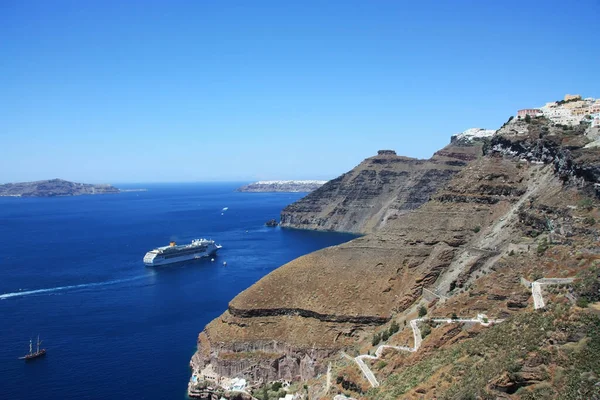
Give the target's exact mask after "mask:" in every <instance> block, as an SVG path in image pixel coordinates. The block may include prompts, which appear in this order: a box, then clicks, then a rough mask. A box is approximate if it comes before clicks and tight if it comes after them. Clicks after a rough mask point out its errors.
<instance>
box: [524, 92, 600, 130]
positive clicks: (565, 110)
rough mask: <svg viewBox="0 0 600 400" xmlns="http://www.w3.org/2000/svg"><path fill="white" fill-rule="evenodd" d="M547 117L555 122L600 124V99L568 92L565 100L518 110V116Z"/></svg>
mask: <svg viewBox="0 0 600 400" xmlns="http://www.w3.org/2000/svg"><path fill="white" fill-rule="evenodd" d="M528 115H529V116H530V117H541V116H543V117H546V118H548V119H549V120H551V121H552V122H554V123H555V124H560V125H577V124H579V123H581V122H589V123H590V124H591V125H592V127H596V126H600V99H594V98H592V97H587V98H585V99H583V98H582V97H581V96H580V95H578V94H567V95H565V97H564V99H563V100H560V101H553V102H550V103H546V104H545V105H544V106H543V107H540V108H524V109H522V110H519V111H518V112H517V118H518V119H521V118H526V117H527V116H528Z"/></svg>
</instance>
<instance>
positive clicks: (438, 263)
mask: <svg viewBox="0 0 600 400" xmlns="http://www.w3.org/2000/svg"><path fill="white" fill-rule="evenodd" d="M588 142H589V139H586V138H585V135H584V134H583V131H581V132H580V131H579V130H578V128H574V129H567V130H564V129H563V128H561V127H557V126H554V125H552V124H551V123H549V121H547V120H544V119H534V120H532V122H531V123H525V122H522V121H514V122H511V123H509V124H507V125H505V126H504V127H502V129H501V130H499V131H498V132H497V133H496V134H495V135H494V136H493V137H492V138H491V140H490V141H489V142H486V143H485V145H484V146H483V148H484V151H485V156H483V157H480V158H477V157H476V154H477V153H475V155H474V154H473V153H472V149H469V150H468V151H467V150H466V149H465V148H464V147H459V148H458V149H456V148H455V147H454V146H449V147H447V148H445V149H444V150H443V152H441V153H438V154H437V156H436V157H440V158H442V159H445V160H446V161H452V162H454V161H456V160H457V157H456V154H461V155H462V154H465V151H466V154H468V155H469V158H467V160H465V161H467V162H468V161H469V160H470V162H468V163H466V165H465V164H462V165H461V167H462V168H460V170H458V171H454V170H453V171H454V172H453V173H452V176H451V177H449V178H448V179H447V180H446V182H445V184H443V185H440V186H438V187H437V188H436V190H431V191H430V192H428V193H429V194H428V199H429V200H428V201H427V199H426V200H425V201H424V202H423V204H422V205H421V206H420V207H418V208H415V209H413V210H411V211H408V210H404V211H405V212H398V213H397V217H396V218H387V220H386V223H385V224H375V225H367V224H364V225H363V226H372V227H373V228H375V227H376V228H377V229H376V230H375V232H373V233H370V234H368V235H365V236H363V237H360V238H358V239H355V240H353V241H351V242H348V243H345V244H342V245H339V246H335V247H331V248H327V249H324V250H321V251H317V252H314V253H311V254H309V255H306V256H303V257H300V258H298V259H296V260H294V261H292V262H290V263H288V264H286V265H284V266H283V267H281V268H279V269H277V270H275V271H273V272H272V273H270V274H269V275H267V276H266V277H265V278H263V279H261V280H260V281H259V282H257V283H256V284H255V285H253V286H252V287H250V288H249V289H247V290H246V291H244V292H242V293H241V294H239V295H238V296H237V297H236V298H235V299H233V300H232V301H231V302H230V305H229V309H228V310H227V311H226V312H225V313H224V314H223V315H222V316H220V317H219V318H217V319H215V320H213V321H212V322H211V323H210V324H209V325H208V326H207V327H206V328H205V330H204V331H203V332H202V333H201V334H200V335H199V339H198V351H197V353H196V354H195V355H194V357H193V359H192V366H193V368H194V369H196V370H197V371H201V370H203V369H206V368H212V369H213V370H214V371H216V372H217V374H219V375H223V376H245V377H247V378H249V379H252V380H255V381H261V380H262V381H268V380H274V379H279V378H284V379H296V380H302V381H308V382H310V383H311V387H312V385H317V386H318V383H317V382H318V381H316V380H313V378H316V377H317V376H319V375H320V374H323V373H324V372H325V371H326V370H327V365H328V363H330V362H331V363H332V364H333V374H335V375H337V377H338V379H337V380H336V382H337V383H338V384H341V383H344V382H348V380H349V379H350V380H352V382H353V383H352V385H349V384H346V386H345V387H344V388H342V387H337V386H335V383H334V384H333V387H332V388H331V389H329V390H330V392H329V393H335V392H337V391H339V390H345V389H347V388H348V387H352V388H353V389H352V390H353V391H354V392H355V394H356V396H357V397H358V396H363V397H365V392H366V390H367V389H368V388H369V383H368V382H367V381H365V380H364V378H361V376H362V372H361V371H360V370H358V368H357V367H356V365H355V364H354V363H349V362H348V361H344V360H345V359H344V358H340V357H338V355H339V354H342V353H341V351H342V350H343V351H345V352H350V353H354V354H358V353H363V354H365V353H367V352H370V353H371V354H373V352H374V350H375V348H374V347H372V340H371V338H372V337H373V336H372V335H373V333H375V332H381V331H382V330H386V331H387V329H388V327H389V324H390V323H391V322H392V321H394V322H397V323H398V324H399V325H400V326H401V327H402V328H400V332H399V333H397V334H395V335H393V336H392V337H390V338H389V341H388V342H387V343H388V344H394V345H404V346H406V345H409V344H410V343H411V342H412V334H411V333H410V329H409V328H406V327H404V326H405V325H406V321H407V320H409V319H410V318H415V317H416V309H417V306H418V305H419V304H421V305H427V309H428V315H436V316H442V317H446V318H449V317H450V315H456V314H458V315H460V316H474V315H476V314H477V313H485V314H487V315H488V316H489V317H490V318H502V319H508V321H513V322H511V324H512V325H506V326H508V327H509V328H506V329H508V332H505V330H506V329H505V328H502V327H501V326H499V327H498V328H496V327H492V328H489V329H490V334H489V335H487V336H486V335H483V336H481V339H477V337H478V336H479V334H480V333H481V329H476V328H474V327H472V326H465V327H460V326H459V327H458V329H453V328H451V327H449V328H441V327H437V326H436V325H435V324H434V325H431V326H430V327H429V328H428V329H429V330H430V331H432V334H431V335H430V336H428V337H426V338H425V339H424V340H423V351H420V352H415V353H412V354H409V355H406V354H397V355H396V354H394V355H389V356H387V358H386V362H385V363H383V364H377V366H376V365H372V367H373V368H374V371H375V374H376V375H377V376H378V379H379V380H380V381H381V382H383V383H382V385H381V387H380V388H378V389H372V390H371V391H369V392H368V396H367V397H368V398H372V399H396V398H415V399H416V398H434V397H438V398H442V397H440V396H443V395H444V394H445V393H450V394H451V396H450V397H446V398H456V399H459V398H477V397H478V396H479V397H481V398H511V397H510V395H511V393H514V391H516V390H517V389H519V388H525V389H527V387H528V386H532V385H537V384H538V383H540V382H547V383H548V382H551V383H552V384H553V385H555V388H554V389H553V390H554V392H553V393H558V397H548V398H578V397H569V396H566V395H564V394H565V393H568V391H569V390H571V388H573V387H576V386H578V385H580V384H583V383H582V382H583V381H582V379H583V380H585V379H586V378H585V376H587V375H582V372H581V371H579V370H576V371H574V372H573V373H572V374H571V372H569V371H570V370H569V368H571V369H572V368H573V366H572V365H571V366H570V364H569V362H568V361H564V360H565V357H567V356H561V355H560V354H562V353H560V354H559V353H552V354H554V356H550V355H549V356H548V362H553V363H555V365H556V366H557V368H559V367H560V368H562V370H563V371H565V372H564V373H567V372H568V376H569V377H570V378H569V379H571V378H572V380H568V381H563V383H560V382H559V381H556V382H554V379H555V376H554V372H552V373H550V372H551V371H550V370H540V369H539V368H538V366H539V365H540V363H534V362H533V361H527V360H533V359H535V357H539V356H535V354H534V353H535V352H536V351H545V352H546V353H543V354H550V353H548V351H549V350H548V349H546V348H545V347H544V346H557V345H558V344H561V343H564V344H568V343H569V340H567V339H564V338H563V339H560V340H559V339H556V338H558V337H562V336H560V332H561V329H562V328H560V327H557V325H556V324H555V325H552V323H550V322H548V323H546V322H544V324H542V325H535V326H534V327H533V328H532V329H533V330H532V332H540V329H541V328H540V326H542V327H544V326H545V328H544V329H546V331H547V332H548V335H550V336H548V337H552V338H554V337H555V336H552V335H556V338H554V339H552V340H553V341H552V342H547V341H542V339H539V341H538V342H534V341H533V339H531V338H532V337H534V336H535V335H534V336H532V335H529V331H528V330H527V329H528V326H527V323H528V322H523V321H528V319H527V318H529V317H524V318H523V319H519V318H520V317H519V318H517V315H518V314H522V313H523V312H526V310H527V309H528V308H530V307H531V300H530V292H529V290H528V289H527V288H526V287H525V286H523V285H522V284H521V282H522V281H523V279H525V280H526V281H527V280H535V279H538V278H539V277H544V276H558V277H577V276H581V274H585V273H589V271H590V268H593V267H594V265H597V262H596V261H595V260H597V259H600V256H598V244H597V242H598V235H597V222H596V220H597V218H598V211H597V208H596V206H597V198H596V197H595V196H596V188H597V186H598V183H599V182H598V175H597V170H598V168H597V165H598V162H599V161H600V150H599V149H586V148H585V145H586V144H587V143H588ZM449 154H453V155H452V156H449ZM434 159H435V157H434ZM458 159H459V160H460V158H458ZM434 161H435V160H434ZM430 162H431V161H419V160H412V159H405V158H402V157H398V156H396V155H394V154H390V153H386V154H379V155H378V156H376V157H373V158H371V159H368V160H366V161H365V162H364V163H363V164H361V166H359V167H360V168H359V167H357V168H356V169H355V170H353V171H351V172H350V173H348V174H345V175H343V176H342V177H340V178H339V182H338V183H337V184H336V185H337V186H335V187H336V188H337V189H339V188H342V187H348V185H347V183H348V182H354V186H353V192H354V193H355V194H357V195H358V194H361V193H364V192H367V193H369V192H372V191H373V190H376V191H379V190H380V188H381V186H384V187H385V185H382V184H381V182H382V181H381V171H384V170H387V167H389V170H390V171H392V172H395V171H402V169H403V168H404V169H407V167H406V166H408V165H410V166H411V168H410V170H411V171H414V170H419V171H420V169H419V168H416V166H420V167H422V166H423V164H427V163H430ZM463 162H464V161H463ZM419 163H421V164H419ZM398 164H400V165H403V167H401V168H398V169H394V168H397V165H398ZM433 164H435V163H433ZM442 164H443V165H448V164H445V163H444V162H442ZM382 165H383V166H384V167H382ZM391 166H393V167H391ZM438 167H439V165H438ZM432 168H433V167H432ZM444 169H445V168H444ZM435 170H436V171H438V172H436V174H437V173H439V170H438V169H435ZM361 171H374V172H366V173H364V174H366V175H368V176H373V177H376V179H377V181H376V182H379V184H377V185H373V184H372V180H371V179H362V180H360V179H359V180H357V179H358V178H357V177H358V176H360V174H361V173H362V172H361ZM411 173H414V172H411ZM419 173H421V172H419ZM409 174H410V173H409ZM384 175H385V173H384ZM420 179H421V178H419V179H417V180H416V182H421V180H420ZM330 183H331V182H330ZM342 183H344V184H343V185H342ZM328 185H329V183H328V184H327V185H325V186H324V187H323V188H324V189H327V186H328ZM394 185H404V180H394V183H393V184H392V187H391V189H390V191H394V189H395V188H394ZM363 186H364V190H361V188H362V187H363ZM424 187H425V188H426V190H428V191H429V190H430V189H429V187H428V186H427V185H425V186H424ZM405 190H409V191H410V190H415V189H414V188H413V187H410V188H409V187H405ZM315 193H317V192H315ZM331 193H339V191H338V190H331ZM377 193H379V192H377ZM396 193H400V191H397V192H396ZM379 195H381V194H379ZM377 197H378V196H368V197H367V198H368V199H370V201H371V202H372V201H373V199H375V198H377ZM330 198H332V199H333V200H334V201H336V200H338V197H337V196H334V195H332V196H331V197H330ZM396 198H397V196H396V197H394V199H396ZM406 201H407V200H404V202H405V203H406ZM317 204H318V207H325V206H326V202H323V203H319V202H318V201H317ZM321 204H322V205H321ZM335 204H336V207H337V206H338V205H339V204H340V202H335ZM358 204H359V202H358V201H356V202H355V203H354V205H355V206H358ZM371 204H374V203H371ZM378 207H380V206H378ZM373 208H375V207H373ZM389 209H392V208H390V207H388V210H389ZM319 212H322V211H319ZM375 214H376V213H375ZM365 220H368V219H365ZM377 220H379V217H377ZM307 225H310V224H307ZM337 226H339V225H337ZM589 281H590V282H594V279H590V280H589ZM592 284H593V283H592ZM582 287H586V286H585V285H582ZM578 290H579V289H578ZM594 290H595V289H590V288H588V289H585V290H579V291H575V292H573V291H572V292H562V293H563V295H560V293H559V294H556V295H554V296H555V297H552V301H556V302H558V303H563V304H570V302H571V301H574V300H575V299H576V298H577V296H588V297H589V298H590V299H591V298H592V297H593V296H596V295H590V293H595V292H594ZM565 293H567V294H568V296H567V295H565ZM581 293H587V294H581ZM561 296H562V297H561ZM569 296H570V297H569ZM582 298H585V297H582ZM569 299H572V300H569ZM594 299H595V297H594ZM596 300H600V298H598V299H596ZM560 312H561V313H562V314H560V315H561V316H559V317H556V318H561V319H562V320H563V321H564V319H565V318H566V319H568V318H569V315H570V314H565V312H566V311H564V310H563V311H560ZM576 318H579V317H576V316H575V315H573V321H575V319H576ZM534 319H535V318H534ZM531 321H533V320H531ZM531 321H530V322H529V323H531V324H533V322H531ZM403 323H404V325H403ZM515 324H516V325H515ZM536 324H537V322H536ZM548 324H550V325H548ZM551 325H552V326H551ZM584 325H585V324H584ZM599 326H600V324H599ZM496 332H498V333H496ZM553 332H556V333H553ZM536 335H537V333H536ZM573 335H574V336H573V338H574V339H573V340H574V341H578V340H583V339H584V337H585V335H584V336H581V334H573ZM578 335H579V336H578ZM538 336H539V335H538ZM503 337H506V338H508V337H511V338H513V339H511V340H514V341H515V343H518V345H515V346H513V345H512V344H511V345H506V344H505V342H504V341H502V338H503ZM599 337H600V335H599ZM535 338H537V336H535ZM476 339H477V340H480V341H481V343H479V342H468V341H475V340H476ZM385 340H388V339H387V338H386V339H385ZM536 340H537V339H536ZM594 340H595V339H594ZM463 342H464V343H465V346H463V347H457V346H461V343H463ZM469 343H475V344H474V345H477V346H479V347H478V349H480V350H473V347H470V345H469ZM586 343H588V342H582V343H581V344H579V346H582V347H581V348H582V349H584V350H585V351H584V353H585V354H587V353H589V352H592V350H591V349H590V348H588V347H585V346H586ZM589 343H595V342H593V341H592V342H589ZM410 345H412V344H410ZM485 346H489V351H485V350H484V349H486V348H487V347H485ZM440 348H448V349H449V350H448V352H447V353H440V354H442V355H443V356H440V357H441V358H439V359H436V360H437V361H436V364H434V365H432V364H430V363H429V364H428V363H427V360H428V358H427V357H429V358H432V357H434V355H436V354H438V352H439V351H441V350H438V349H440ZM557 349H558V351H559V352H560V351H562V350H561V349H562V348H560V347H557ZM565 351H566V350H565ZM582 351H583V350H582ZM584 353H582V354H584ZM460 354H462V356H461V357H470V358H471V359H470V362H472V363H474V365H478V364H477V363H481V364H480V365H481V366H480V368H474V369H472V370H469V371H470V372H468V371H467V370H458V369H457V367H456V365H458V367H460V366H461V364H460V361H456V362H457V363H458V364H451V363H452V362H454V361H453V360H455V358H452V357H454V356H455V355H460ZM486 354H489V356H488V355H486ZM569 354H572V353H569ZM449 355H452V357H450V356H449ZM486 357H488V358H486ZM561 357H562V358H561ZM569 357H571V356H569ZM432 359H433V358H432ZM561 360H563V361H561ZM582 360H583V358H582ZM582 362H583V361H582ZM585 362H591V361H589V360H587V359H585ZM585 365H587V364H585ZM511 368H512V369H511ZM527 368H534V369H535V368H538V369H535V371H536V372H535V374H530V375H527V376H529V377H530V378H531V379H529V378H527V377H525V375H523V376H521V375H518V374H516V373H515V372H514V371H519V370H520V369H522V370H523V371H524V372H525V371H529V369H527ZM586 368H587V367H586ZM459 369H460V368H459ZM507 369H510V371H513V372H511V374H509V375H503V374H504V373H506V371H507ZM450 370H452V371H453V372H452V373H449V372H445V371H450ZM455 370H456V371H455ZM461 371H462V372H461ZM552 371H555V370H552ZM335 375H334V376H335ZM562 376H563V377H564V376H565V375H564V374H563V375H562ZM528 379H529V380H528ZM556 379H557V380H559V379H561V378H560V377H559V376H558V375H557V376H556ZM490 382H491V383H490ZM494 382H496V383H494ZM561 385H562V386H561ZM317 386H315V387H317ZM323 387H324V388H325V389H327V388H329V385H327V386H325V385H324V384H323ZM507 388H510V389H507ZM586 388H587V386H586ZM325 389H323V390H325ZM527 390H528V389H527ZM591 390H594V389H593V388H592V389H591ZM511 391H512V392H511ZM313 393H314V392H313ZM453 393H454V394H453ZM507 393H508V394H507ZM326 395H327V390H325V394H323V393H319V395H318V396H317V395H315V397H321V398H330V397H326ZM503 396H504V397H503ZM506 396H508V397H506ZM560 396H563V397H560ZM532 398H536V397H532ZM581 398H583V397H581ZM586 398H592V397H586Z"/></svg>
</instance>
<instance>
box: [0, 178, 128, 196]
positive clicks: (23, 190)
mask: <svg viewBox="0 0 600 400" xmlns="http://www.w3.org/2000/svg"><path fill="white" fill-rule="evenodd" d="M114 193H119V189H117V188H116V187H114V186H111V185H92V184H87V183H76V182H69V181H65V180H63V179H50V180H45V181H35V182H20V183H6V184H4V185H0V196H11V197H56V196H79V195H85V194H114Z"/></svg>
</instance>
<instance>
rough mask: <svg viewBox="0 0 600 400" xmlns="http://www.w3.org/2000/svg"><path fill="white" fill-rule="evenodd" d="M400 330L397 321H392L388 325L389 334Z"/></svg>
mask: <svg viewBox="0 0 600 400" xmlns="http://www.w3.org/2000/svg"><path fill="white" fill-rule="evenodd" d="M399 330H400V325H398V323H397V322H396V321H393V322H392V325H390V331H389V332H390V336H392V335H393V334H394V333H396V332H398V331H399Z"/></svg>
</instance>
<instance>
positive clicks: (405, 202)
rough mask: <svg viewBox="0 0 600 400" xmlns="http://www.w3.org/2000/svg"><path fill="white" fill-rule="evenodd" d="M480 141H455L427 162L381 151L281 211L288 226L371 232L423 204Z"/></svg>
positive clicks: (472, 155) (473, 154)
mask: <svg viewBox="0 0 600 400" xmlns="http://www.w3.org/2000/svg"><path fill="white" fill-rule="evenodd" d="M481 143H482V142H480V141H477V140H473V141H460V140H458V141H456V142H455V143H453V144H451V145H449V146H447V147H445V148H444V149H442V150H440V151H438V152H437V153H435V154H434V155H433V157H431V158H430V159H428V160H419V159H415V158H409V157H402V156H398V155H396V153H395V152H394V151H391V150H381V151H379V153H378V154H377V155H376V156H374V157H370V158H367V159H366V160H364V161H363V162H362V163H360V164H359V165H358V166H356V167H355V168H354V169H352V170H351V171H350V172H347V173H345V174H343V175H342V176H340V177H338V178H336V179H333V180H331V181H329V182H327V183H326V184H325V185H323V186H322V187H320V188H319V189H317V190H315V191H314V192H312V193H311V194H309V195H308V196H306V197H304V198H302V199H301V200H298V201H297V202H295V203H293V204H291V205H289V206H287V207H286V208H285V209H284V210H283V211H282V212H281V226H282V227H288V228H299V229H313V230H331V231H344V232H353V233H369V232H373V231H376V230H378V229H380V228H381V227H383V226H385V225H386V224H387V223H388V221H391V220H394V219H396V218H398V217H399V216H401V215H402V214H404V213H406V212H408V211H410V210H414V209H416V208H418V207H419V206H421V205H422V204H423V203H425V202H426V201H427V200H429V198H430V197H431V196H432V195H433V194H434V193H435V192H436V191H437V190H438V189H439V188H440V187H442V186H443V185H445V184H446V183H447V182H448V181H449V180H450V179H451V178H452V177H453V176H454V175H455V174H456V173H457V172H459V171H460V170H461V169H462V168H464V166H465V165H467V163H468V162H470V161H472V160H474V159H476V158H477V157H478V156H480V155H481V146H482V144H481Z"/></svg>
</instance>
